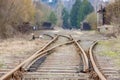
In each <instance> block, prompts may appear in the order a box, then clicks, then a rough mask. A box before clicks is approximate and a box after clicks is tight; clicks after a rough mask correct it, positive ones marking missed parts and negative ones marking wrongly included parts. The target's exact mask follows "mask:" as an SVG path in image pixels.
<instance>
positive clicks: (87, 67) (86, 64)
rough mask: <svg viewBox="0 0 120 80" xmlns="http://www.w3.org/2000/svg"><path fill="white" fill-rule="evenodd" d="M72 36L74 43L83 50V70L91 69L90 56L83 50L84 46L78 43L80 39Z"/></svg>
mask: <svg viewBox="0 0 120 80" xmlns="http://www.w3.org/2000/svg"><path fill="white" fill-rule="evenodd" d="M70 37H71V38H72V39H73V41H74V43H75V44H76V45H77V47H78V48H79V49H80V51H81V52H82V54H81V55H82V60H83V66H84V67H83V72H88V70H89V62H88V57H87V55H86V53H85V51H84V50H83V48H82V47H81V46H80V44H79V43H78V41H79V40H78V41H76V40H75V39H74V38H73V37H72V36H71V35H70Z"/></svg>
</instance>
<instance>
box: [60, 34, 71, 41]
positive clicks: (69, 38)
mask: <svg viewBox="0 0 120 80" xmlns="http://www.w3.org/2000/svg"><path fill="white" fill-rule="evenodd" d="M59 36H61V37H65V38H67V39H68V40H71V37H68V36H65V35H59Z"/></svg>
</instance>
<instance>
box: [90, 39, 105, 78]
mask: <svg viewBox="0 0 120 80" xmlns="http://www.w3.org/2000/svg"><path fill="white" fill-rule="evenodd" d="M97 44H98V42H97V41H95V42H94V43H93V45H92V46H91V47H90V49H89V55H90V60H91V63H92V66H93V69H94V71H95V72H96V73H97V75H98V77H99V78H100V80H107V79H106V78H105V76H104V75H103V74H102V72H101V71H100V70H99V68H98V67H97V64H96V62H95V60H94V57H93V49H94V47H95V46H96V45H97Z"/></svg>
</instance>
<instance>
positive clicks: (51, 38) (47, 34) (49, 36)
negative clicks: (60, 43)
mask: <svg viewBox="0 0 120 80" xmlns="http://www.w3.org/2000/svg"><path fill="white" fill-rule="evenodd" d="M43 35H45V36H48V37H50V38H51V39H53V38H54V37H53V36H51V35H49V34H43Z"/></svg>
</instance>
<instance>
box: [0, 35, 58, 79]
mask: <svg viewBox="0 0 120 80" xmlns="http://www.w3.org/2000/svg"><path fill="white" fill-rule="evenodd" d="M58 37H59V36H58V35H57V36H56V37H54V38H53V39H52V40H51V41H50V42H48V43H47V44H46V45H45V46H44V47H42V49H40V50H38V51H37V52H35V53H34V54H33V55H32V56H31V57H30V58H28V59H27V60H25V61H24V62H22V63H21V64H20V65H18V66H17V67H16V68H15V69H13V70H11V71H10V72H8V73H7V74H5V75H4V76H3V77H1V78H0V80H5V79H7V78H9V77H10V76H12V75H13V74H14V72H16V71H20V70H21V67H22V66H23V65H24V64H27V65H28V64H29V63H30V62H31V60H32V58H33V57H34V56H35V55H37V54H39V53H40V52H42V51H44V50H45V49H46V48H47V47H48V46H49V45H51V44H52V43H53V42H54V41H56V40H57V39H58ZM27 65H25V66H27ZM25 66H24V67H25Z"/></svg>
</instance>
